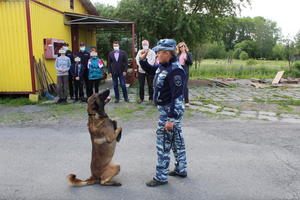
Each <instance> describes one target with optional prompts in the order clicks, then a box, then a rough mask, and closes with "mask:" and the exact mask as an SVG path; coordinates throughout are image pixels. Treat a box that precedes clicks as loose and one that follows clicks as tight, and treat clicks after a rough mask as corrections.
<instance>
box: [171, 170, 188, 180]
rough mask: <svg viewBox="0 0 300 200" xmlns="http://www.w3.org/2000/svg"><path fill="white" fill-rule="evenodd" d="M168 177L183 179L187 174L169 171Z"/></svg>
mask: <svg viewBox="0 0 300 200" xmlns="http://www.w3.org/2000/svg"><path fill="white" fill-rule="evenodd" d="M169 176H178V177H181V178H185V177H187V173H183V174H179V173H177V172H176V171H175V170H174V171H170V172H169Z"/></svg>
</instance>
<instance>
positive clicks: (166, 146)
mask: <svg viewBox="0 0 300 200" xmlns="http://www.w3.org/2000/svg"><path fill="white" fill-rule="evenodd" d="M153 50H154V51H155V52H157V58H158V61H159V64H155V65H150V64H149V63H148V62H147V59H146V56H147V51H145V52H142V53H141V57H140V61H139V62H140V65H141V67H142V68H143V69H144V70H145V71H146V73H149V74H154V73H155V77H154V81H153V87H154V97H153V101H154V103H155V104H156V105H157V106H158V111H159V121H158V128H157V130H156V150H157V157H158V160H157V165H156V175H155V176H154V177H153V179H152V180H151V181H149V182H147V183H146V185H147V186H149V187H155V186H159V185H164V184H166V183H168V175H170V176H178V177H181V178H184V177H186V176H187V162H186V150H185V143H184V139H183V133H182V129H181V120H182V118H183V114H184V104H183V88H184V86H185V85H184V84H185V82H186V73H185V71H184V69H183V68H182V66H181V65H180V64H179V62H178V59H177V57H176V53H175V50H176V41H175V40H173V39H162V40H160V41H159V42H158V43H157V46H156V47H154V48H153ZM171 149H172V151H173V153H174V156H175V168H174V170H173V171H170V172H169V164H170V150H171Z"/></svg>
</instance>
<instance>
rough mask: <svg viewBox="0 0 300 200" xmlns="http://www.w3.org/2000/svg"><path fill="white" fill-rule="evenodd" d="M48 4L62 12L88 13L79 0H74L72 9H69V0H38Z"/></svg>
mask: <svg viewBox="0 0 300 200" xmlns="http://www.w3.org/2000/svg"><path fill="white" fill-rule="evenodd" d="M38 1H39V2H41V3H44V4H46V5H48V6H51V7H53V8H55V9H57V10H60V11H62V12H75V13H81V14H88V12H87V11H86V9H85V8H84V7H83V6H82V4H81V3H80V2H79V0H74V9H73V10H72V9H70V0H38Z"/></svg>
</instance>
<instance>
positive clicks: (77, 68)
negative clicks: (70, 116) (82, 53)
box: [70, 57, 84, 103]
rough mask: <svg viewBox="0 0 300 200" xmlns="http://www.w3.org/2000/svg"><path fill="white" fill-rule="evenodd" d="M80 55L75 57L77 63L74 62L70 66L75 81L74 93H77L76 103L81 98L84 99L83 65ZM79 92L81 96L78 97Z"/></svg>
mask: <svg viewBox="0 0 300 200" xmlns="http://www.w3.org/2000/svg"><path fill="white" fill-rule="evenodd" d="M80 60H81V59H80V57H76V58H75V64H73V65H72V66H71V68H70V72H71V75H72V79H73V81H74V87H75V90H74V93H75V100H74V103H75V102H77V101H78V100H79V99H80V100H81V101H84V98H83V65H82V63H81V62H80ZM78 93H79V98H78Z"/></svg>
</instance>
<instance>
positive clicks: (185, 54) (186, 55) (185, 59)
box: [176, 42, 193, 107]
mask: <svg viewBox="0 0 300 200" xmlns="http://www.w3.org/2000/svg"><path fill="white" fill-rule="evenodd" d="M176 52H177V57H178V61H179V64H181V66H182V67H183V69H184V70H185V73H186V76H187V79H186V82H185V86H184V91H183V93H184V102H185V106H186V107H189V106H190V100H189V88H188V81H189V69H190V66H191V65H192V64H193V60H192V54H191V53H190V52H189V48H188V47H187V45H186V44H185V43H184V42H180V43H179V44H178V45H177V47H176Z"/></svg>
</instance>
